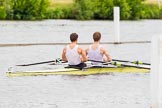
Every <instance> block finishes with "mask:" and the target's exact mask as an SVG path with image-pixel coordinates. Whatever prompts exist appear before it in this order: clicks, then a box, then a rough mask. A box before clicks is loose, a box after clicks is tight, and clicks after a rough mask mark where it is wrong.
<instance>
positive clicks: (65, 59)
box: [62, 48, 67, 61]
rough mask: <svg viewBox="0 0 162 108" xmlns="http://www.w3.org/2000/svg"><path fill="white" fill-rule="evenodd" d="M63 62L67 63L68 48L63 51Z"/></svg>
mask: <svg viewBox="0 0 162 108" xmlns="http://www.w3.org/2000/svg"><path fill="white" fill-rule="evenodd" d="M62 60H63V61H67V58H66V48H64V49H63V51H62Z"/></svg>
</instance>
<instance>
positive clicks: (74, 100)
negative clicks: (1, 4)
mask: <svg viewBox="0 0 162 108" xmlns="http://www.w3.org/2000/svg"><path fill="white" fill-rule="evenodd" d="M120 27H121V30H120V32H121V41H123V42H124V41H129V42H130V41H151V38H152V36H157V35H160V34H162V30H161V28H162V21H161V20H142V21H122V22H121V24H120ZM113 28H114V25H113V22H112V21H73V20H45V21H26V22H24V21H0V44H1V45H2V44H24V43H25V44H29V43H68V42H69V34H70V33H72V32H77V33H78V34H79V43H85V42H92V34H93V33H94V32H95V31H100V32H101V33H102V40H101V41H102V42H112V41H113V40H114V38H113V34H114V30H113ZM81 46H82V47H83V48H86V47H88V45H81ZM104 46H105V47H106V48H107V49H108V50H109V52H110V54H111V56H112V57H113V58H116V59H123V60H132V61H134V60H142V61H144V62H150V52H151V43H149V42H148V43H132V44H117V45H113V44H104ZM63 47H64V45H35V46H10V47H2V46H1V47H0V61H1V62H0V64H1V65H0V87H1V88H0V97H1V98H0V108H107V107H111V108H119V107H120V108H130V107H131V108H146V107H147V108H148V107H149V104H150V90H149V89H150V87H149V86H150V79H149V77H150V74H149V73H146V74H141V73H135V74H133V73H122V74H121V73H112V74H109V75H90V76H81V77H78V76H64V75H63V76H61V75H57V76H38V77H35V76H33V77H6V76H5V72H6V71H7V69H8V67H10V66H14V65H16V64H24V63H33V62H39V61H48V60H52V59H55V58H58V57H61V52H62V49H63ZM36 67H37V68H41V69H42V68H43V69H46V68H49V67H51V66H49V65H47V64H45V65H38V66H33V67H29V68H36Z"/></svg>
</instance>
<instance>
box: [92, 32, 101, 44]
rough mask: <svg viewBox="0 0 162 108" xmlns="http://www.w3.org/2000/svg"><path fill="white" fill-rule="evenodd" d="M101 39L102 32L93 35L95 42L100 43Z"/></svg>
mask: <svg viewBox="0 0 162 108" xmlns="http://www.w3.org/2000/svg"><path fill="white" fill-rule="evenodd" d="M100 39H101V33H100V32H95V33H94V34H93V40H94V41H95V42H96V41H100Z"/></svg>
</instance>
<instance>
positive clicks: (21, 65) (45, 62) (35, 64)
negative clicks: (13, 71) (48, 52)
mask: <svg viewBox="0 0 162 108" xmlns="http://www.w3.org/2000/svg"><path fill="white" fill-rule="evenodd" d="M51 62H55V61H54V60H51V61H44V62H38V63H30V64H22V65H16V66H31V65H38V64H45V63H51Z"/></svg>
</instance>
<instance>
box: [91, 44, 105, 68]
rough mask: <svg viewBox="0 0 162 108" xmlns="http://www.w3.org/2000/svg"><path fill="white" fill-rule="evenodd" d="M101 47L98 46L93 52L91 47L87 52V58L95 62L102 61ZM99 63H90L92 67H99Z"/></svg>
mask: <svg viewBox="0 0 162 108" xmlns="http://www.w3.org/2000/svg"><path fill="white" fill-rule="evenodd" d="M101 47H102V46H101V45H99V46H98V47H97V48H96V49H95V50H94V49H93V48H92V45H91V46H90V47H89V50H88V58H89V59H90V60H95V61H103V55H102V54H101V53H100V50H101ZM99 64H101V63H99V62H92V65H99Z"/></svg>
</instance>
